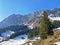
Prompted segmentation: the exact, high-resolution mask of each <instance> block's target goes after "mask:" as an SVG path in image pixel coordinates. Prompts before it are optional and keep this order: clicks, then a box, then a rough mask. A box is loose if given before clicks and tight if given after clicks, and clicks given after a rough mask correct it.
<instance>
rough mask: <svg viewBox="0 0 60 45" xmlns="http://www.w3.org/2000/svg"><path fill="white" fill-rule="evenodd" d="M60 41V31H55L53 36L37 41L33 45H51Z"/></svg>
mask: <svg viewBox="0 0 60 45" xmlns="http://www.w3.org/2000/svg"><path fill="white" fill-rule="evenodd" d="M57 41H60V30H55V31H54V35H52V36H49V37H48V38H47V39H45V40H37V41H36V42H34V43H33V45H52V44H53V43H54V42H57Z"/></svg>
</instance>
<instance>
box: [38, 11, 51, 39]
mask: <svg viewBox="0 0 60 45" xmlns="http://www.w3.org/2000/svg"><path fill="white" fill-rule="evenodd" d="M51 30H52V25H51V22H50V21H49V19H48V15H47V13H46V11H43V14H42V18H41V22H40V30H39V32H40V37H41V39H45V38H47V36H48V35H50V34H51V32H52V31H51Z"/></svg>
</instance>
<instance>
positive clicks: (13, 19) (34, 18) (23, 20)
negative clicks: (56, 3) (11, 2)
mask: <svg viewBox="0 0 60 45" xmlns="http://www.w3.org/2000/svg"><path fill="white" fill-rule="evenodd" d="M43 11H44V10H41V11H36V12H32V13H30V14H26V15H24V16H23V15H21V14H12V15H10V16H8V17H7V18H5V19H4V20H3V21H1V22H0V28H3V27H7V26H11V25H21V24H29V25H32V23H34V22H35V25H33V26H36V24H37V22H38V23H39V19H40V18H41V16H42V12H43ZM45 11H46V12H47V14H48V16H49V15H50V14H53V15H52V16H54V17H56V16H58V17H60V8H54V9H52V10H45Z"/></svg>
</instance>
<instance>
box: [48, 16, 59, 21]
mask: <svg viewBox="0 0 60 45" xmlns="http://www.w3.org/2000/svg"><path fill="white" fill-rule="evenodd" d="M48 18H49V19H50V20H51V21H54V20H57V21H60V17H48Z"/></svg>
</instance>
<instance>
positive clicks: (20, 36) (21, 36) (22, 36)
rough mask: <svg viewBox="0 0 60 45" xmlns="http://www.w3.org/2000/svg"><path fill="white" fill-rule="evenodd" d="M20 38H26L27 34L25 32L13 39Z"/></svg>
mask: <svg viewBox="0 0 60 45" xmlns="http://www.w3.org/2000/svg"><path fill="white" fill-rule="evenodd" d="M22 38H25V39H27V35H26V34H24V35H19V36H17V37H15V38H14V39H15V40H18V39H22Z"/></svg>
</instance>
